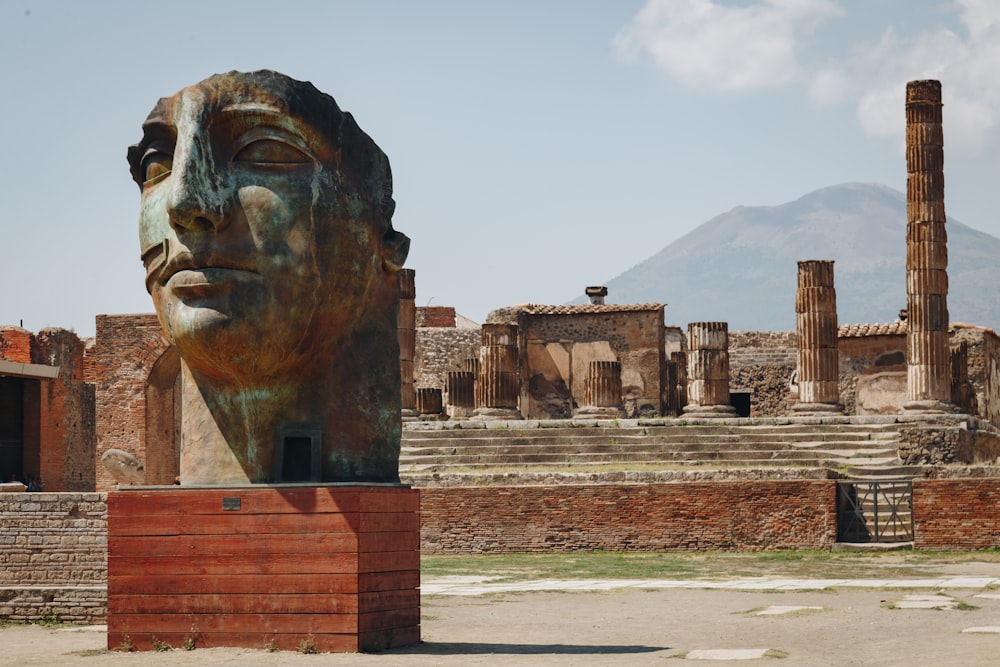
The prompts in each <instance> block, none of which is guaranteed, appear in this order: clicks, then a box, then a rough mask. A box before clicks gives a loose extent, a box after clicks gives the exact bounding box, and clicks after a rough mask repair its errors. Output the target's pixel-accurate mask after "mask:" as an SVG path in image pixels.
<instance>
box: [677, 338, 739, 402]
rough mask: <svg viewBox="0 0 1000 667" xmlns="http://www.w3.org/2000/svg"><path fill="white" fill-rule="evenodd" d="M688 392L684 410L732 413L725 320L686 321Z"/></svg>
mask: <svg viewBox="0 0 1000 667" xmlns="http://www.w3.org/2000/svg"><path fill="white" fill-rule="evenodd" d="M688 345H689V346H690V347H689V348H688V354H687V378H688V383H687V395H688V404H687V405H685V406H684V414H685V415H688V416H691V417H734V416H736V408H734V407H733V406H732V405H730V403H729V326H728V325H727V324H726V323H725V322H692V323H691V324H689V325H688Z"/></svg>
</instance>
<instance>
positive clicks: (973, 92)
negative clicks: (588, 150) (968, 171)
mask: <svg viewBox="0 0 1000 667" xmlns="http://www.w3.org/2000/svg"><path fill="white" fill-rule="evenodd" d="M849 5H850V11H849V12H848V13H846V14H845V13H844V12H843V11H842V10H841V9H840V8H839V7H838V5H837V4H835V3H834V2H832V1H830V0H755V1H751V2H749V3H747V2H744V3H743V4H742V5H741V6H723V5H722V4H721V1H720V0H648V2H647V3H646V5H645V6H644V7H643V8H642V10H641V11H640V12H639V13H638V14H636V16H635V17H634V18H633V19H632V21H631V22H630V23H629V24H628V25H627V26H625V27H624V28H623V29H622V30H621V31H619V33H618V34H617V35H616V37H615V46H616V47H617V49H618V50H619V52H620V53H622V54H624V55H626V56H631V57H638V56H649V57H651V58H652V59H653V61H654V62H655V63H656V65H657V66H658V67H659V68H660V69H662V70H664V71H665V72H667V73H668V74H670V75H671V76H672V77H674V78H676V79H677V80H679V81H680V82H682V83H684V84H686V85H689V86H691V87H693V88H698V89H703V90H705V89H707V90H711V91H717V92H739V91H746V90H751V89H757V88H763V87H767V86H774V85H780V84H788V83H793V82H794V83H799V84H801V85H802V86H803V87H804V88H805V89H806V91H807V93H808V95H809V98H810V99H811V100H812V101H813V102H814V103H816V104H818V105H823V106H829V105H832V104H838V103H848V104H851V105H854V106H855V108H856V113H857V117H858V122H859V123H860V125H861V127H862V128H863V129H864V131H865V132H866V133H868V134H870V135H872V136H884V137H890V138H896V139H898V140H899V141H900V145H902V137H903V131H904V129H905V124H904V120H903V119H904V115H903V107H904V94H905V88H906V82H907V81H911V80H914V79H926V78H933V79H940V80H941V82H942V92H943V97H944V100H943V101H944V105H945V108H944V115H945V143H946V144H947V147H948V152H949V155H951V156H968V155H975V154H977V153H979V152H981V151H982V150H983V148H984V147H985V146H986V144H987V141H988V140H989V138H990V136H991V135H992V134H994V133H996V132H997V130H998V129H1000V2H997V0H952V2H951V3H950V4H949V5H947V6H944V7H943V10H944V11H946V12H947V14H939V17H940V18H944V19H947V20H946V21H944V20H939V23H940V25H933V26H928V27H926V28H924V29H922V30H920V29H911V30H910V31H909V32H904V31H900V30H899V29H897V28H894V27H893V26H892V25H886V26H885V27H884V29H883V30H882V33H881V36H880V37H879V39H878V40H877V41H875V42H873V43H872V42H868V43H864V42H858V43H850V42H847V43H844V45H843V47H842V48H841V51H840V52H839V53H833V54H828V55H827V54H818V53H812V52H807V51H806V50H807V49H808V48H809V47H810V46H812V45H811V44H810V42H809V40H808V37H809V36H810V34H811V32H812V31H813V29H814V28H816V26H817V25H818V24H819V23H820V22H821V21H822V20H823V19H825V18H828V17H832V16H838V15H841V16H844V17H845V21H847V22H848V23H849V22H852V21H853V22H857V23H858V24H861V23H862V22H869V21H871V20H872V18H871V17H872V13H871V12H870V11H869V10H870V9H871V7H872V6H869V5H867V3H849ZM938 9H939V10H940V9H942V8H940V7H939V8H938ZM944 24H950V25H952V26H953V28H948V27H942V26H943V25H944ZM848 27H849V26H848ZM824 55H825V56H826V60H825V62H824V64H822V65H817V66H807V65H804V64H803V62H810V61H812V62H816V61H818V60H821V59H822V58H823V56H824ZM803 56H805V57H803ZM809 56H814V57H812V58H810V57H809Z"/></svg>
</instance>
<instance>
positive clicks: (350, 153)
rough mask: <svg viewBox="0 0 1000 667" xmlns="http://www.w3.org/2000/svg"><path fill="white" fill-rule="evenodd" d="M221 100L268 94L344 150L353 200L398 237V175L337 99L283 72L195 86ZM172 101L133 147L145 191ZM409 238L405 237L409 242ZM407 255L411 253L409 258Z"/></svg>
mask: <svg viewBox="0 0 1000 667" xmlns="http://www.w3.org/2000/svg"><path fill="white" fill-rule="evenodd" d="M192 88H199V89H201V90H203V91H204V92H205V93H206V95H209V96H215V95H219V94H220V93H222V92H224V93H225V94H226V95H227V96H228V97H230V98H233V99H241V98H246V99H250V98H252V97H253V96H254V94H255V91H260V90H262V91H265V92H267V93H268V95H269V96H271V97H273V100H274V101H275V103H277V104H280V105H282V106H284V107H285V109H284V111H286V112H287V113H289V114H291V115H293V116H296V117H298V118H300V119H302V121H303V122H305V123H307V124H309V125H310V126H311V127H313V128H315V129H316V130H318V131H319V132H320V133H322V134H323V135H324V136H325V137H326V139H327V140H328V141H329V143H330V145H331V146H334V147H336V148H339V149H341V150H340V162H339V165H338V167H339V172H340V173H339V183H340V186H341V187H342V189H343V193H344V194H345V195H346V196H347V197H349V198H359V199H361V200H363V201H368V202H371V203H372V206H373V208H374V210H373V211H372V213H373V214H374V215H375V218H376V222H377V224H378V229H377V231H378V233H379V235H380V236H392V235H393V234H392V232H391V230H392V215H393V213H394V211H395V208H396V202H395V201H394V200H393V198H392V170H391V168H390V167H389V158H388V157H386V155H385V153H384V152H382V149H381V148H379V147H378V145H377V144H376V143H375V142H374V141H373V140H372V138H371V137H369V136H368V135H367V134H366V133H365V132H364V131H362V129H361V128H360V127H358V124H357V123H356V122H355V120H354V117H353V116H352V115H351V114H350V113H347V112H345V111H342V110H341V109H340V107H339V106H338V105H337V102H336V100H334V99H333V98H332V97H331V96H329V95H327V94H326V93H323V92H321V91H320V90H318V89H317V88H316V87H315V86H314V85H313V84H311V83H309V82H308V81H297V80H295V79H292V78H291V77H288V76H285V75H284V74H281V73H279V72H273V71H270V70H260V71H257V72H227V73H225V74H215V75H213V76H210V77H209V78H207V79H205V80H204V81H201V82H200V83H198V84H195V85H194V86H192ZM171 100H172V98H163V99H161V100H160V101H159V102H157V104H156V106H155V107H153V110H152V111H151V112H150V114H149V116H148V117H147V119H146V123H144V124H143V130H144V132H143V139H142V141H140V142H139V143H137V144H135V145H133V146H129V149H128V161H129V166H130V168H131V172H132V179H133V180H134V181H135V182H136V183H137V184H138V185H139V188H140V189H141V188H142V180H143V177H142V173H141V162H142V156H143V153H144V151H145V149H146V146H147V145H148V144H149V142H150V141H151V140H152V139H153V138H154V137H151V136H150V133H149V128H150V126H152V125H159V124H162V123H163V122H164V121H165V120H167V119H166V118H165V116H166V115H167V113H168V110H169V108H170V104H171ZM404 238H405V237H404ZM404 256H405V253H404Z"/></svg>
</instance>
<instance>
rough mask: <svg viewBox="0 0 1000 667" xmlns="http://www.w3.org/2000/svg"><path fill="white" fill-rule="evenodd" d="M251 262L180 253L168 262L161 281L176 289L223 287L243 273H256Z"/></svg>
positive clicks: (198, 289)
mask: <svg viewBox="0 0 1000 667" xmlns="http://www.w3.org/2000/svg"><path fill="white" fill-rule="evenodd" d="M256 273H257V271H256V270H255V268H254V267H253V266H252V265H251V264H250V263H249V262H240V261H236V260H222V261H219V260H213V261H197V260H195V258H193V257H192V256H190V255H187V254H183V255H179V256H177V257H175V258H173V259H171V260H170V261H168V262H167V265H166V266H165V267H164V268H163V271H162V272H161V274H160V279H159V282H160V284H161V285H167V284H168V283H169V286H170V288H171V289H174V290H187V291H200V290H205V289H212V288H215V287H222V286H225V285H229V284H231V283H232V282H233V281H234V280H239V279H240V277H241V274H243V276H244V277H245V276H246V274H256Z"/></svg>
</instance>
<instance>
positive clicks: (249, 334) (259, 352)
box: [164, 305, 302, 387]
mask: <svg viewBox="0 0 1000 667" xmlns="http://www.w3.org/2000/svg"><path fill="white" fill-rule="evenodd" d="M257 321H258V320H257V318H254V317H246V316H243V317H234V316H233V315H232V314H230V313H227V312H223V311H221V310H218V309H214V308H208V307H201V308H195V307H189V306H184V305H179V306H177V307H175V308H173V309H171V312H170V313H169V315H168V317H167V322H166V326H165V327H164V329H165V330H166V331H167V332H168V337H169V339H170V342H171V343H172V344H173V345H175V346H176V347H177V351H178V352H179V353H180V356H181V358H182V359H183V360H184V361H185V363H186V364H187V365H188V367H189V368H190V369H191V370H192V371H194V372H195V374H196V375H198V376H202V377H208V378H214V379H216V380H218V381H222V382H224V383H226V384H234V385H237V386H241V387H252V386H255V385H256V386H263V385H268V384H273V383H274V382H276V381H280V378H281V377H283V376H285V377H287V375H288V373H290V372H293V371H294V370H295V369H296V366H297V365H298V364H299V360H300V359H301V358H302V354H301V350H299V349H298V347H299V341H298V340H297V337H293V336H289V334H291V333H293V332H291V331H288V330H285V331H282V330H271V331H267V332H266V335H265V332H263V331H262V330H261V328H260V326H259V325H258V324H257Z"/></svg>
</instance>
